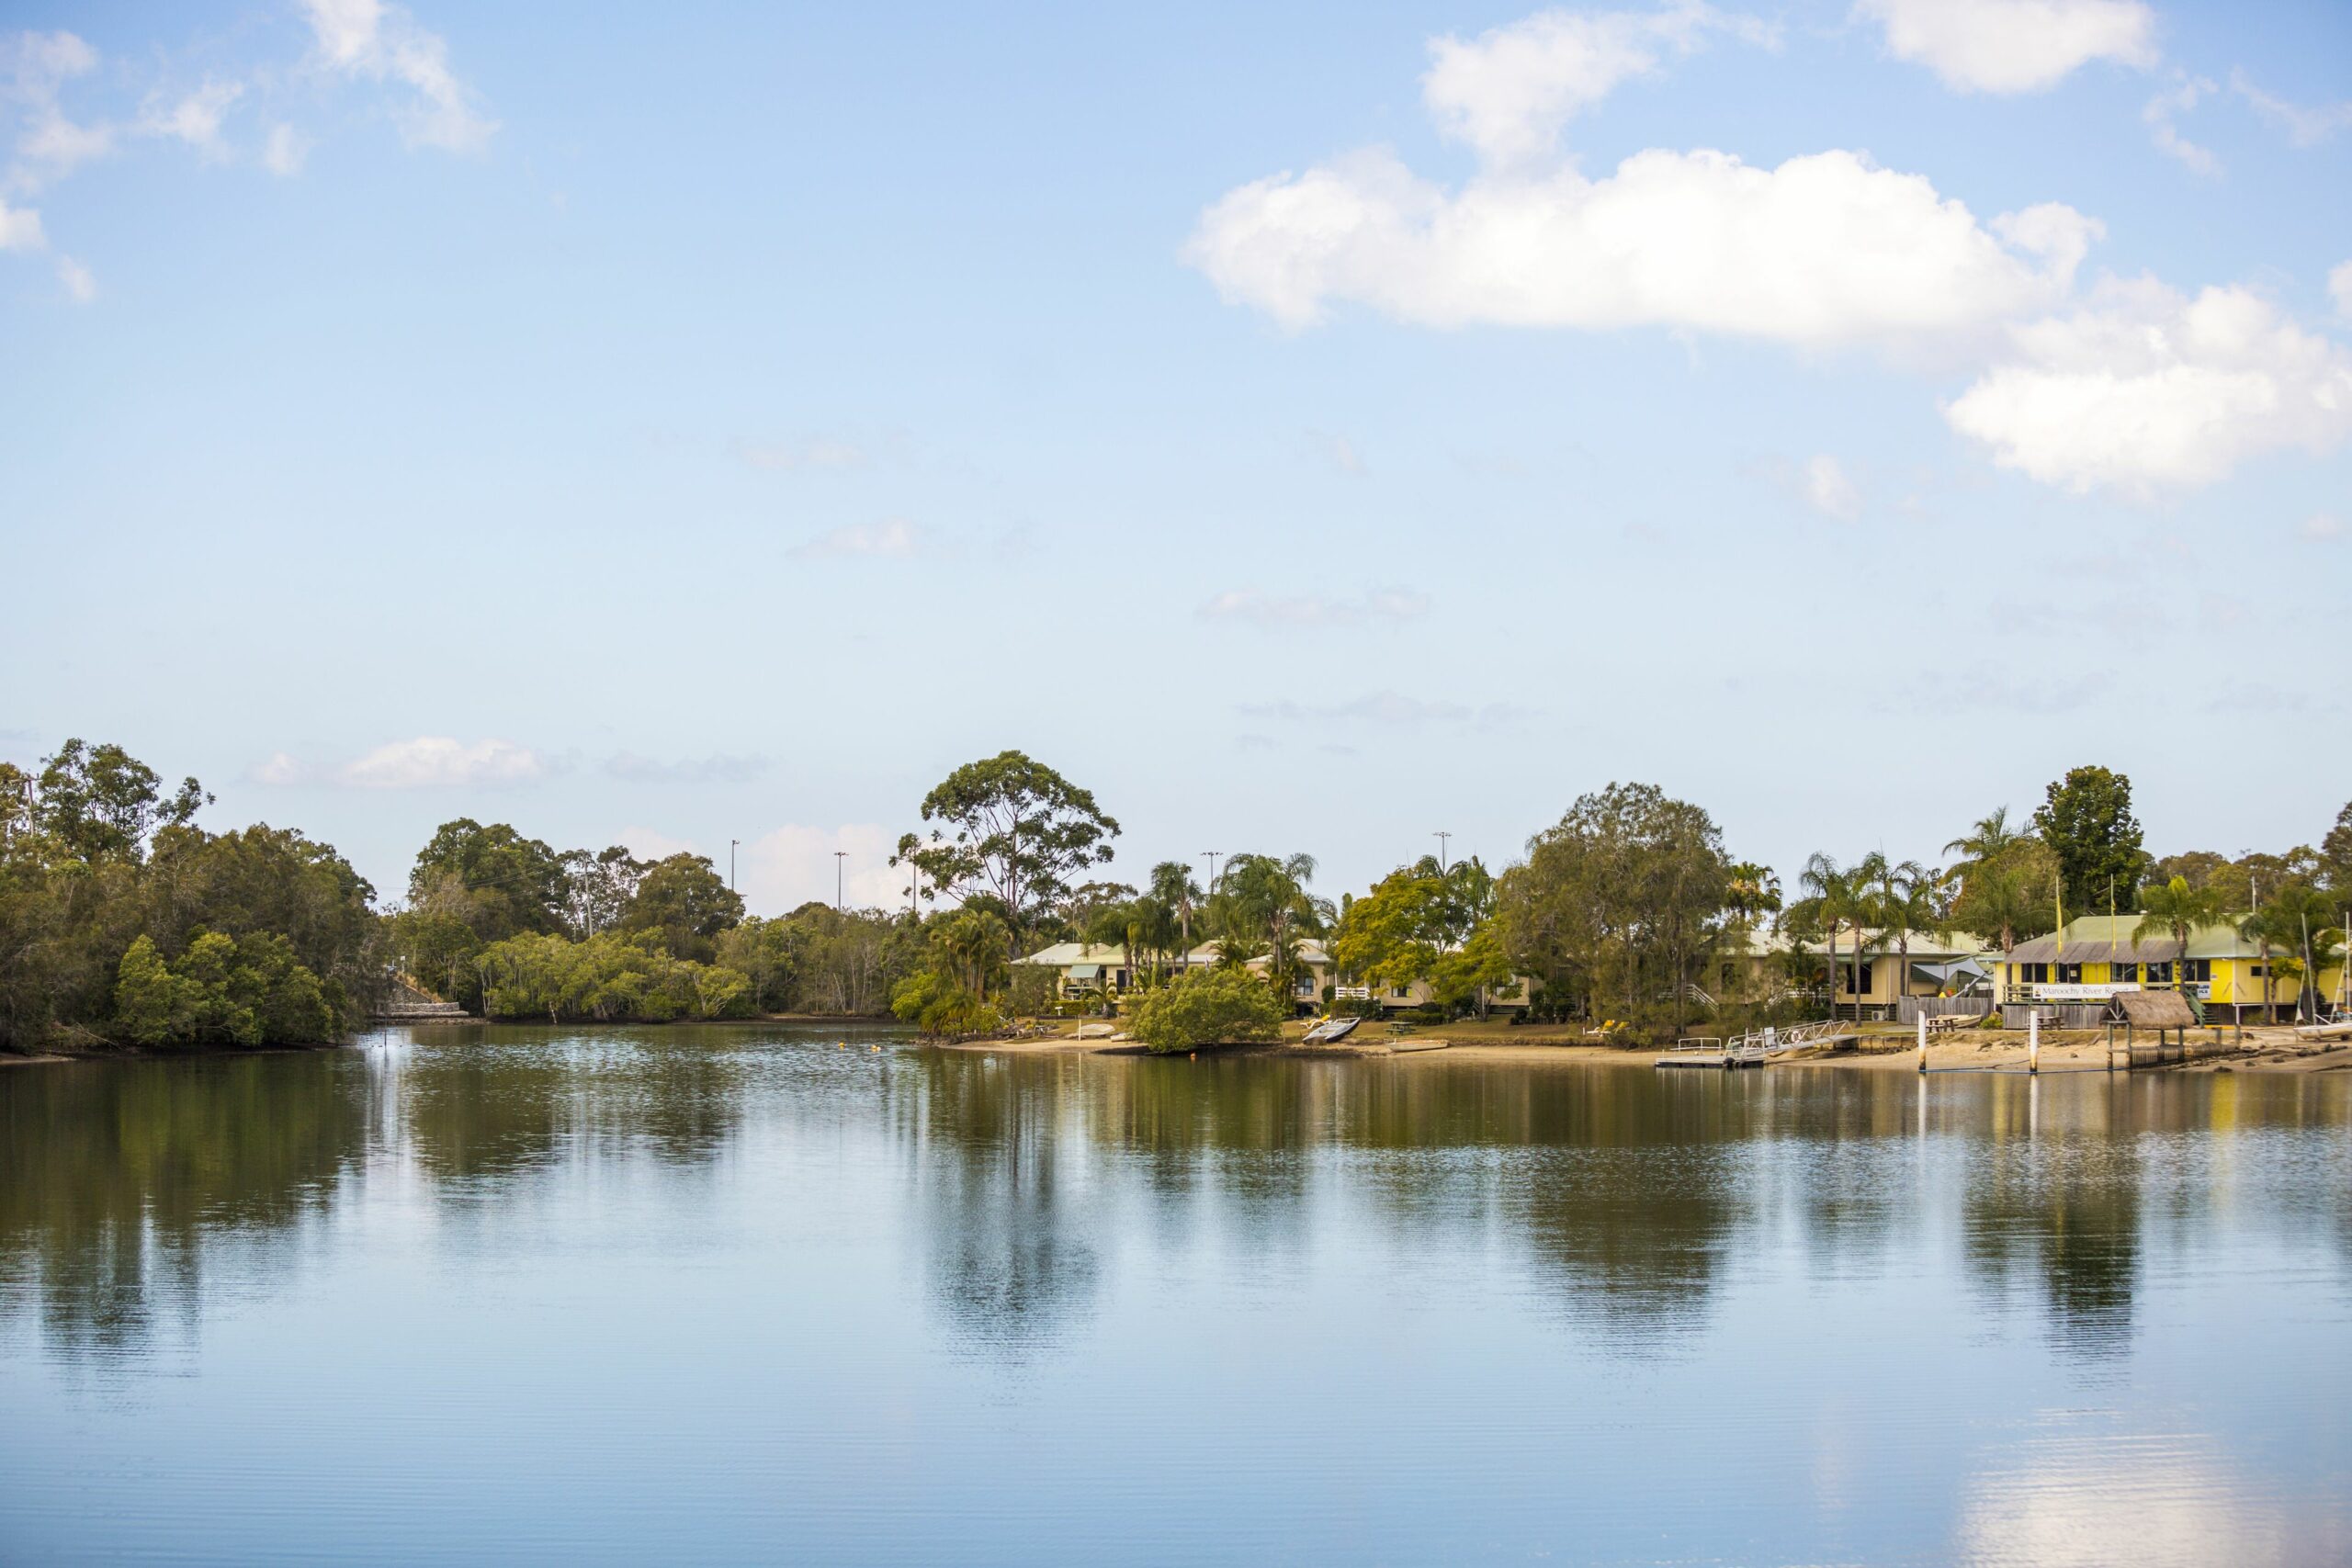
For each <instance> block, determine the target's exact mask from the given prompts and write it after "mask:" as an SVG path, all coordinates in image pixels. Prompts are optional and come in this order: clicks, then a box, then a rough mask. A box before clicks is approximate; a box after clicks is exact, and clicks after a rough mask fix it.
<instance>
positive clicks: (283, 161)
mask: <svg viewBox="0 0 2352 1568" xmlns="http://www.w3.org/2000/svg"><path fill="white" fill-rule="evenodd" d="M310 156H311V139H310V138H309V137H307V136H305V135H303V134H302V133H301V132H300V131H299V130H295V129H294V128H293V127H292V126H290V125H288V124H287V123H286V122H285V121H283V120H280V121H279V122H278V123H277V124H276V125H273V126H271V127H270V128H269V136H268V138H267V139H266V141H263V142H262V146H261V165H262V167H263V168H265V169H267V170H268V171H269V172H270V173H271V174H273V175H277V176H279V177H280V178H281V179H282V178H287V177H288V176H291V175H299V174H300V173H301V172H302V164H303V163H304V162H305V161H306V160H307V159H309V157H310Z"/></svg>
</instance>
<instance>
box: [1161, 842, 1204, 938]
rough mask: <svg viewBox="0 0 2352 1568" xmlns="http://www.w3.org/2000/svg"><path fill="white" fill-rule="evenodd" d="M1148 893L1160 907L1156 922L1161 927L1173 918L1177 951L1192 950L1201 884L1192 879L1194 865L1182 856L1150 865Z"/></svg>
mask: <svg viewBox="0 0 2352 1568" xmlns="http://www.w3.org/2000/svg"><path fill="white" fill-rule="evenodd" d="M1148 897H1150V898H1151V900H1152V901H1153V902H1154V903H1155V904H1157V905H1159V908H1160V910H1161V911H1162V914H1161V917H1160V918H1159V920H1158V921H1157V922H1156V923H1159V924H1160V925H1161V926H1162V927H1163V929H1164V927H1165V924H1166V921H1167V919H1169V918H1171V917H1172V918H1173V919H1174V921H1175V924H1176V939H1177V951H1179V952H1180V953H1190V952H1192V951H1193V914H1194V913H1195V912H1196V911H1197V910H1198V909H1199V908H1200V904H1201V886H1200V884H1199V883H1197V882H1195V881H1193V868H1192V867H1191V866H1189V865H1186V864H1185V863H1183V862H1182V861H1181V860H1164V861H1161V862H1160V863H1159V864H1158V865H1155V866H1153V867H1152V868H1151V886H1150V889H1149V891H1148Z"/></svg>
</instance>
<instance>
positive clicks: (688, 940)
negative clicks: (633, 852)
mask: <svg viewBox="0 0 2352 1568" xmlns="http://www.w3.org/2000/svg"><path fill="white" fill-rule="evenodd" d="M742 918H743V900H742V899H741V897H738V896H737V894H736V892H735V890H734V889H733V888H731V887H729V886H727V879H726V878H725V877H722V876H720V875H719V874H718V868H717V867H715V866H713V865H712V864H711V863H710V860H709V858H708V857H707V856H705V855H694V854H683V853H682V854H674V855H672V856H670V857H669V858H667V859H666V860H662V861H657V862H655V863H653V864H652V865H651V866H650V867H649V868H647V870H646V873H645V874H644V875H643V876H642V877H640V878H639V881H638V884H637V893H636V896H635V897H632V898H630V899H629V901H628V908H627V909H626V910H625V911H623V913H622V915H621V918H620V924H619V927H618V929H619V930H620V931H624V932H636V931H650V932H651V933H652V934H653V935H654V936H656V937H658V938H659V939H660V940H661V942H662V947H663V948H664V949H666V950H667V951H668V952H669V953H670V955H671V956H672V957H673V958H691V959H693V960H695V962H696V963H698V964H707V963H708V962H710V960H711V959H712V958H713V957H715V956H717V953H718V949H717V946H716V945H715V942H714V939H715V938H716V937H717V936H718V933H719V932H721V931H726V930H727V929H728V928H729V927H730V926H733V925H734V924H736V923H737V922H738V921H740V920H741V919H742Z"/></svg>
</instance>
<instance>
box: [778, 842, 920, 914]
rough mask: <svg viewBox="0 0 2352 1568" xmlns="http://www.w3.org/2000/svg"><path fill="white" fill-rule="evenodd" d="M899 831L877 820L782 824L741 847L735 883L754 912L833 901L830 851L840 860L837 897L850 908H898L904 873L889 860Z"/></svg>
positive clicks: (904, 891) (904, 889)
mask: <svg viewBox="0 0 2352 1568" xmlns="http://www.w3.org/2000/svg"><path fill="white" fill-rule="evenodd" d="M897 847H898V835H896V834H895V833H892V832H890V831H889V830H888V829H886V828H884V827H882V826H881V824H879V823H876V822H852V823H846V824H844V825H842V826H841V827H838V828H814V827H803V826H800V825H797V824H787V825H786V826H784V827H781V828H777V829H772V830H771V831H769V832H766V833H763V834H762V835H761V836H760V837H758V838H757V839H754V840H751V841H750V842H749V843H746V844H745V845H744V846H743V848H742V850H741V857H742V858H741V862H740V863H739V868H738V877H739V886H740V887H741V891H742V894H743V901H744V903H745V904H746V905H747V906H748V907H749V908H751V909H752V912H753V913H755V914H765V915H782V914H788V913H789V912H791V911H792V910H794V909H797V908H799V907H800V906H801V905H803V904H807V903H810V902H816V903H821V904H830V903H831V902H832V901H833V887H834V867H835V862H834V860H833V852H834V851H836V850H840V851H842V852H844V857H843V859H842V861H841V862H840V870H841V886H842V901H843V902H844V903H846V904H848V905H849V907H850V908H854V909H903V908H906V907H907V876H906V874H905V872H904V871H903V870H901V869H899V868H898V867H894V866H892V865H891V864H890V856H891V853H892V852H894V851H895V850H896V849H897Z"/></svg>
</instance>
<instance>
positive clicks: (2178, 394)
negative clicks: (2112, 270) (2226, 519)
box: [1944, 279, 2352, 494]
mask: <svg viewBox="0 0 2352 1568" xmlns="http://www.w3.org/2000/svg"><path fill="white" fill-rule="evenodd" d="M2012 336H2013V338H2014V345H2015V353H2014V356H2013V357H2012V358H2011V360H2010V362H2008V363H2006V364H2002V365H1997V366H1996V367H1994V368H1992V369H1991V370H1988V371H1986V372H1985V374H1984V375H1983V376H1981V377H1979V378H1978V379H1977V380H1976V381H1975V383H1974V384H1973V385H1972V386H1971V387H1969V389H1967V390H1966V391H1965V392H1963V393H1962V395H1961V396H1960V397H1959V398H1957V399H1956V400H1953V401H1952V402H1951V404H1949V405H1948V406H1947V407H1946V409H1945V411H1944V413H1945V417H1946V419H1947V420H1949V421H1950V422H1951V425H1952V427H1953V428H1954V429H1956V430H1958V431H1959V432H1961V433H1962V434H1964V435H1968V436H1970V437H1973V439H1975V440H1977V441H1980V442H1982V443H1984V444H1985V446H1987V447H1989V448H1990V449H1991V451H1992V454H1993V458H1994V460H1995V461H1996V463H1998V464H2000V465H2001V466H2002V467H2004V468H2016V469H2018V470H2020V471H2022V472H2024V473H2026V474H2028V475H2030V476H2031V477H2032V478H2034V479H2040V480H2041V481H2042V482H2043V483H2045V484H2053V485H2063V486H2064V487H2065V488H2067V489H2069V490H2073V491H2090V490H2093V489H2098V488H2102V487H2104V488H2113V489H2116V490H2120V491H2126V492H2128V493H2133V494H2146V493H2148V492H2150V491H2153V490H2154V489H2157V488H2159V487H2166V486H2189V485H2201V484H2208V483H2211V482H2212V481H2213V480H2215V479H2221V478H2222V477H2223V476H2224V475H2226V474H2227V473H2229V471H2230V470H2231V469H2232V468H2235V467H2236V466H2237V465H2238V464H2239V463H2240V462H2242V461H2245V459H2247V458H2249V457H2256V456H2259V455H2261V454H2263V453H2267V452H2271V451H2276V450H2279V449H2282V448H2286V447H2290V446H2300V447H2303V448H2306V449H2308V450H2311V451H2313V452H2319V451H2324V450H2325V449H2326V448H2328V447H2331V446H2335V445H2336V444H2337V443H2338V442H2340V441H2342V440H2343V439H2344V438H2345V436H2346V434H2352V353H2347V351H2346V349H2345V348H2344V347H2343V345H2341V344H2336V343H2335V342H2333V341H2332V340H2330V339H2327V338H2324V337H2321V336H2318V335H2316V334H2314V333H2307V332H2304V331H2303V330H2301V328H2300V327H2298V326H2297V325H2296V324H2295V323H2294V322H2293V321H2290V320H2288V319H2287V318H2286V317H2285V316H2284V315H2283V314H2282V313H2281V312H2280V311H2279V310H2278V308H2277V307H2276V306H2275V305H2273V304H2272V303H2271V302H2270V301H2268V300H2267V299H2263V298H2262V297H2261V296H2259V295H2257V294H2255V293H2253V292H2252V291H2250V290H2248V289H2245V288H2207V289H2205V290H2204V291H2203V292H2201V293H2199V295H2197V297H2196V298H2195V299H2188V298H2186V297H2184V296H2183V295H2181V294H2179V293H2177V292H2176V291H2175V290H2173V289H2170V288H2165V286H2164V285H2162V284H2160V283H2157V282H2155V281H2154V280H2153V279H2142V280H2140V281H2137V282H2131V283H2115V284H2110V285H2109V287H2108V288H2105V289H2103V290H2102V292H2101V295H2100V297H2099V299H2098V300H2097V301H2096V302H2095V303H2094V304H2093V305H2091V306H2089V307H2087V308H2086V309H2083V310H2077V311H2075V312H2074V313H2072V314H2069V315H2064V316H2056V317H2052V318H2050V319H2047V320H2044V321H2036V322H2033V323H2031V324H2030V325H2027V326H2023V327H2019V328H2017V329H2016V330H2015V331H2014V333H2013V334H2012Z"/></svg>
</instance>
